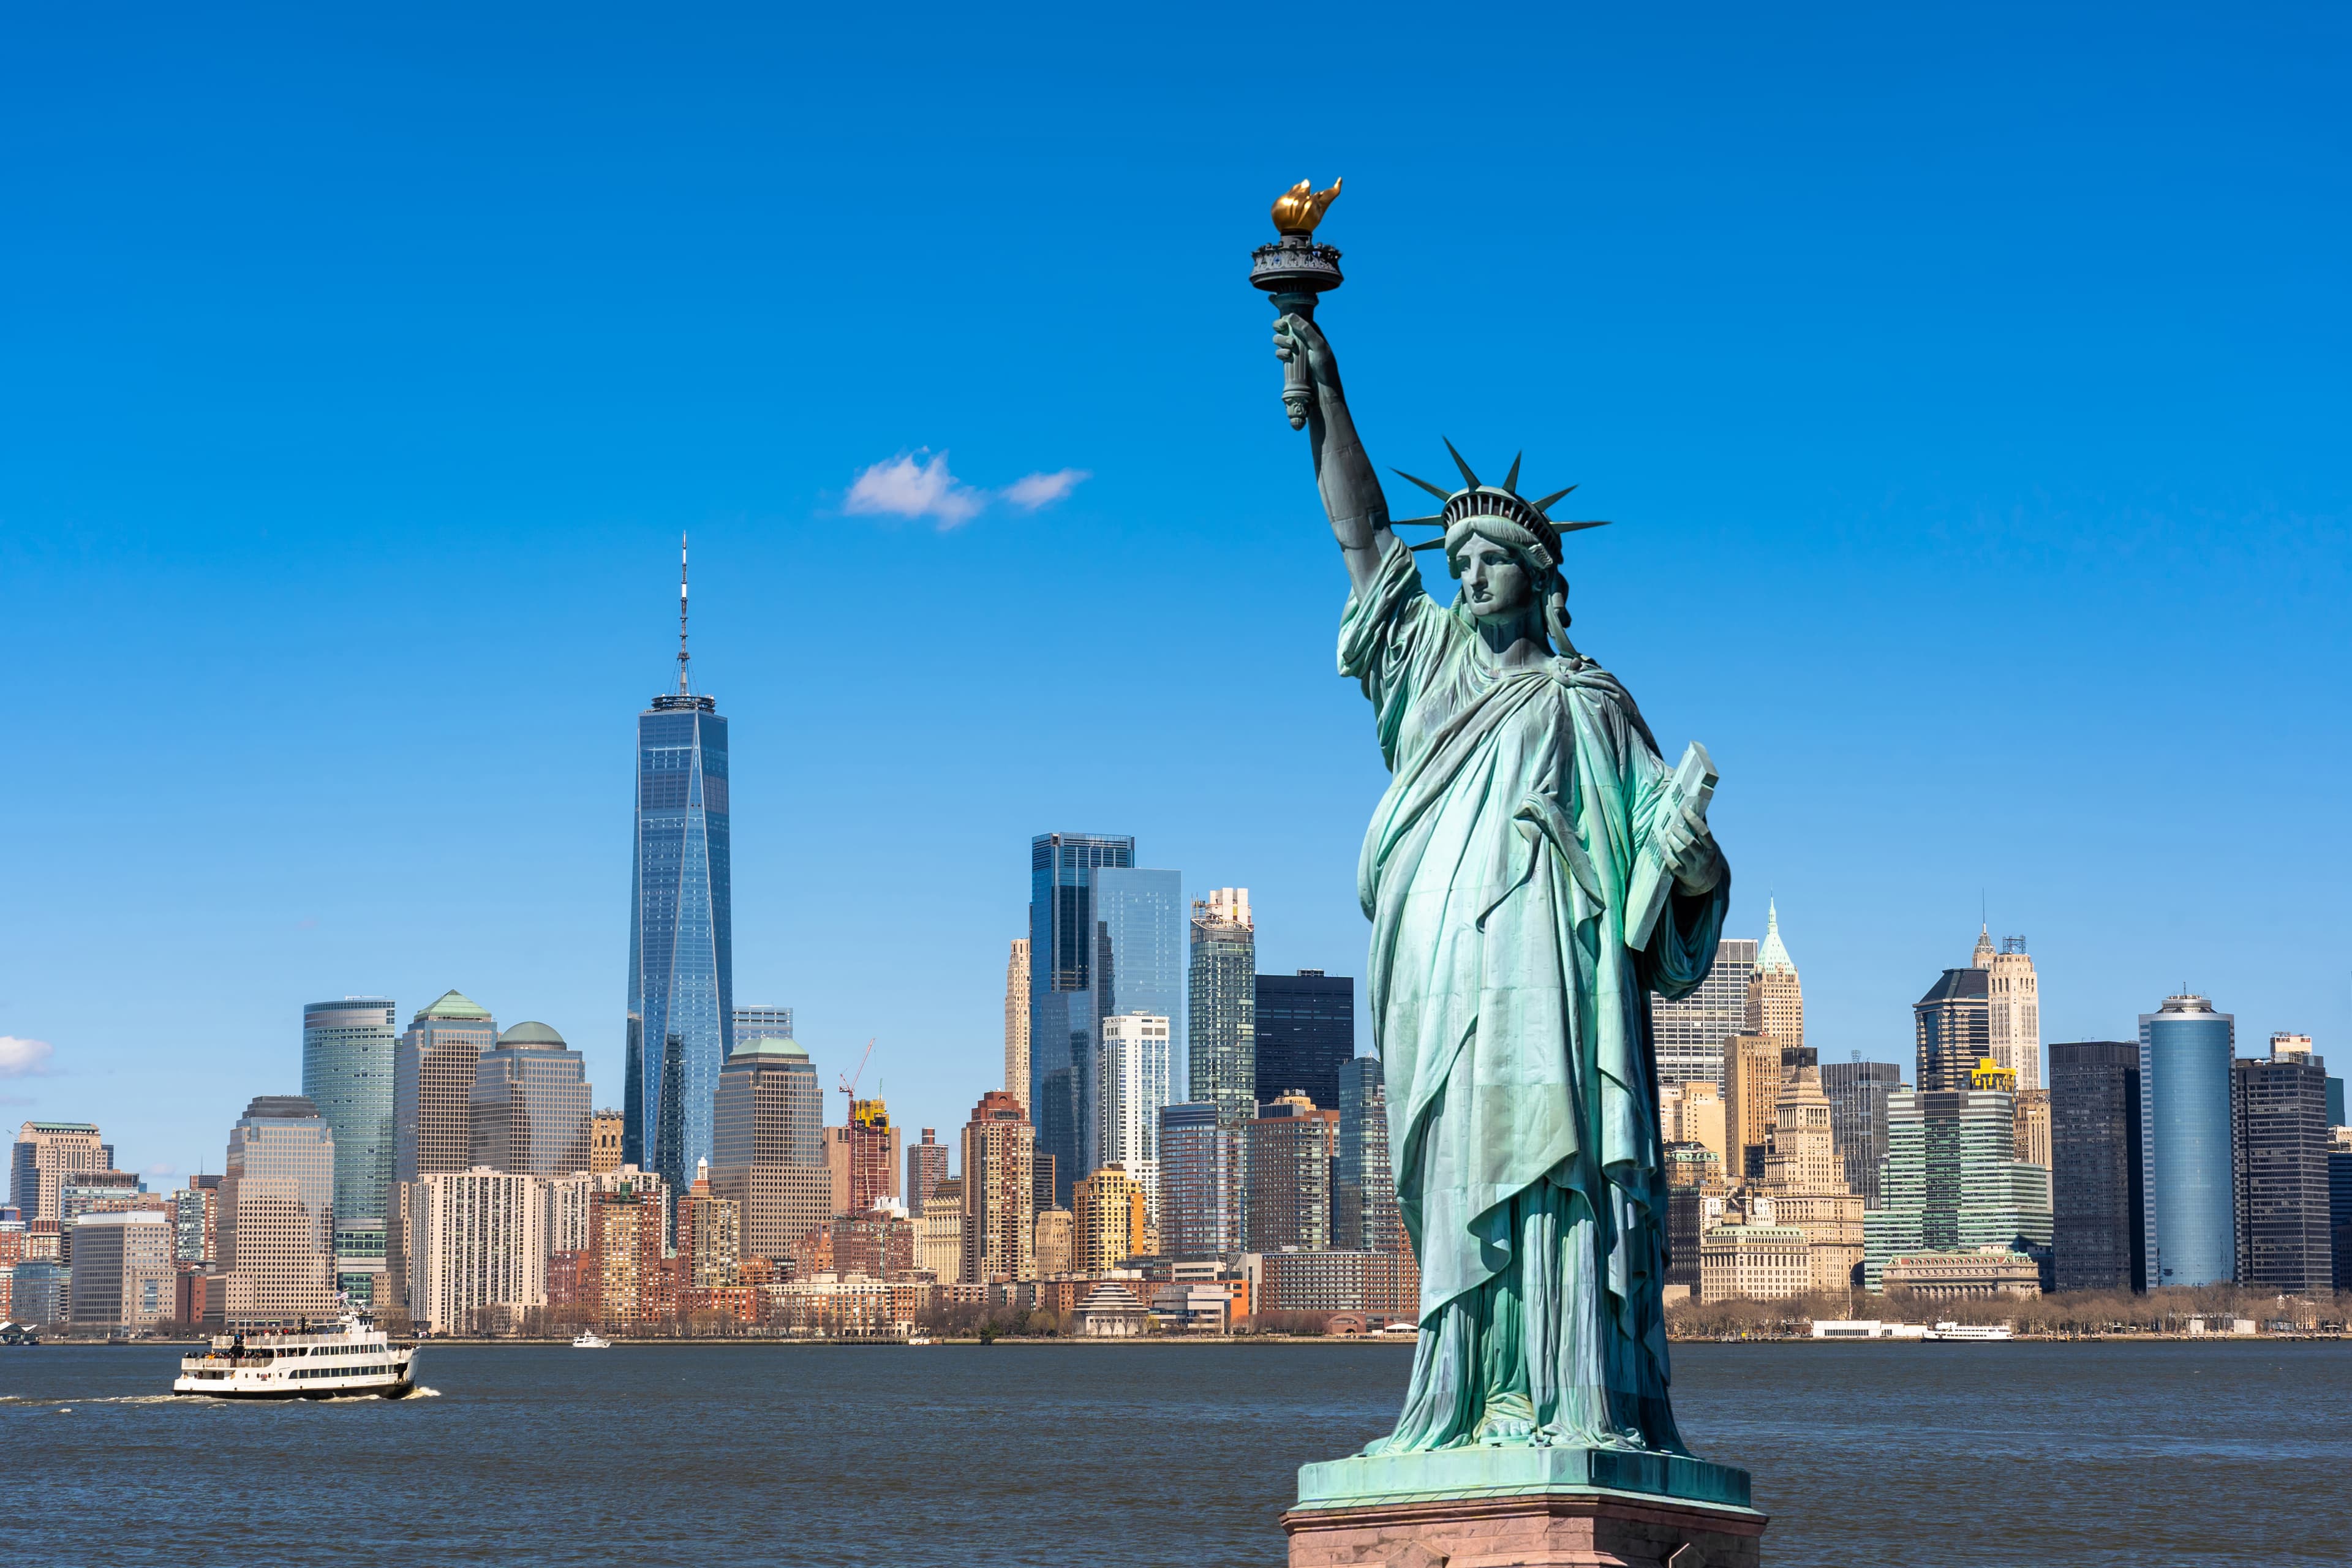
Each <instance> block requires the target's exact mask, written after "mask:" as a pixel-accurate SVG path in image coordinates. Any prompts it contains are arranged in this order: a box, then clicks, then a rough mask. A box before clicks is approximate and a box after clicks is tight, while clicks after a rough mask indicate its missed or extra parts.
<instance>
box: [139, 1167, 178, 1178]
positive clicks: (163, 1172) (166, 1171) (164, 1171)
mask: <svg viewBox="0 0 2352 1568" xmlns="http://www.w3.org/2000/svg"><path fill="white" fill-rule="evenodd" d="M179 1173H180V1172H179V1167H177V1166H176V1165H150V1166H148V1167H147V1169H146V1170H145V1172H143V1174H145V1175H150V1176H176V1175H178V1174H179Z"/></svg>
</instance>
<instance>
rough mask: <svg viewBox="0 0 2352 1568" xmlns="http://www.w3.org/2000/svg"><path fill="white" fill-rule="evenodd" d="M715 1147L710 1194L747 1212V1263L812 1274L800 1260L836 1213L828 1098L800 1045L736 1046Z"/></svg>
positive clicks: (720, 1097)
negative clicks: (828, 1158)
mask: <svg viewBox="0 0 2352 1568" xmlns="http://www.w3.org/2000/svg"><path fill="white" fill-rule="evenodd" d="M711 1143H712V1147H713V1149H714V1151H715V1152H716V1156H717V1157H716V1158H715V1159H714V1160H713V1161H712V1162H711V1166H710V1188H711V1191H713V1192H715V1193H717V1194H719V1196H721V1197H725V1198H732V1199H733V1200H734V1201H735V1202H737V1203H739V1204H740V1205H743V1252H744V1255H745V1256H746V1257H751V1258H772V1259H774V1260H776V1261H777V1262H779V1263H785V1264H789V1265H790V1266H791V1267H792V1268H793V1272H794V1273H795V1274H801V1273H805V1272H807V1270H806V1269H805V1268H803V1267H802V1266H801V1262H800V1260H801V1259H802V1258H803V1255H804V1254H805V1252H806V1250H807V1247H808V1243H809V1238H810V1237H811V1236H812V1235H814V1234H815V1233H817V1232H820V1231H823V1230H824V1228H825V1227H826V1226H829V1225H830V1224H831V1223H832V1221H833V1215H834V1208H835V1205H834V1191H833V1172H832V1169H831V1167H830V1166H828V1165H827V1163H826V1162H825V1146H824V1089H823V1088H822V1087H821V1086H820V1085H819V1084H818V1082H817V1076H816V1066H815V1064H814V1063H813V1062H811V1061H810V1060H809V1055H808V1052H806V1051H804V1050H803V1049H802V1048H801V1047H800V1045H799V1043H798V1042H797V1041H794V1040H789V1039H781V1038H772V1037H762V1038H757V1039H749V1040H739V1041H737V1042H736V1045H735V1052H734V1054H733V1055H732V1056H730V1057H729V1058H727V1065H726V1066H724V1067H722V1068H719V1089H718V1093H717V1097H716V1100H715V1103H714V1105H713V1108H712V1117H711Z"/></svg>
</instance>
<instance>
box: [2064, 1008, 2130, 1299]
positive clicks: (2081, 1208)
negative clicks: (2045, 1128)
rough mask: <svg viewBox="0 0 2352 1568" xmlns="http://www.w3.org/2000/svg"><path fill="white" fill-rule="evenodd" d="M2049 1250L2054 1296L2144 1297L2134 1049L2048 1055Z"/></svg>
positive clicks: (2071, 1046) (2084, 1048) (2126, 1044)
mask: <svg viewBox="0 0 2352 1568" xmlns="http://www.w3.org/2000/svg"><path fill="white" fill-rule="evenodd" d="M2050 1151H2051V1161H2052V1165H2051V1172H2050V1179H2051V1189H2052V1191H2051V1199H2052V1203H2051V1206H2052V1209H2053V1235H2052V1238H2051V1246H2052V1248H2053V1251H2054V1252H2055V1253H2056V1254H2057V1259H2056V1268H2055V1277H2056V1281H2057V1288H2058V1289H2061V1290H2145V1289H2147V1265H2146V1262H2145V1259H2144V1258H2143V1256H2142V1252H2141V1246H2142V1239H2143V1237H2142V1232H2141V1226H2142V1215H2141V1212H2140V1205H2141V1198H2140V1160H2139V1047H2138V1046H2137V1044H2136V1043H2134V1042H2132V1041H2129V1040H2062V1041H2057V1042H2053V1044H2052V1046H2051V1047H2050Z"/></svg>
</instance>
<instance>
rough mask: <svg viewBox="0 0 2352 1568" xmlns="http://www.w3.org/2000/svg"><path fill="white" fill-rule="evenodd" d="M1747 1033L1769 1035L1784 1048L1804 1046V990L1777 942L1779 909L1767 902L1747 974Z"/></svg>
mask: <svg viewBox="0 0 2352 1568" xmlns="http://www.w3.org/2000/svg"><path fill="white" fill-rule="evenodd" d="M1748 1033H1750V1034H1757V1035H1772V1036H1775V1037H1778V1038H1779V1039H1780V1043H1781V1044H1783V1045H1787V1046H1802V1045H1803V1044H1804V1043H1805V988H1804V986H1803V984H1801V982H1800V981H1799V980H1798V978H1797V964H1796V961H1795V960H1793V959H1791V958H1790V956H1789V950H1788V948H1787V946H1786V945H1784V944H1783V943H1782V942H1781V941H1780V905H1779V904H1777V903H1774V902H1771V901H1769V900H1767V902H1766V904H1765V907H1764V941H1763V943H1762V945H1761V946H1759V947H1758V948H1757V950H1756V966H1755V967H1754V968H1753V969H1751V970H1749V971H1748Z"/></svg>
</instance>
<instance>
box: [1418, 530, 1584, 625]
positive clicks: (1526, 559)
mask: <svg viewBox="0 0 2352 1568" xmlns="http://www.w3.org/2000/svg"><path fill="white" fill-rule="evenodd" d="M1473 539H1490V540H1492V541H1494V542H1496V544H1499V545H1501V546H1502V547H1503V548H1504V549H1506V550H1507V551H1509V552H1511V554H1512V555H1513V557H1514V558H1516V559H1517V562H1518V563H1519V565H1520V567H1521V568H1522V569H1523V570H1524V571H1526V573H1527V574H1528V581H1529V582H1530V583H1532V584H1534V586H1535V591H1536V597H1537V599H1538V601H1539V602H1540V603H1541V604H1542V605H1543V618H1544V633H1545V635H1546V636H1547V637H1549V638H1550V639H1551V649H1552V652H1554V653H1556V654H1559V656H1560V657H1562V658H1570V657H1572V656H1573V655H1574V654H1575V652H1576V647H1575V645H1574V644H1572V643H1570V641H1569V640H1568V627H1569V620H1570V616H1569V613H1568V579H1567V578H1566V577H1565V576H1563V575H1561V574H1560V570H1559V561H1558V560H1557V559H1556V558H1555V557H1554V556H1553V555H1552V553H1551V552H1550V551H1549V549H1547V548H1546V547H1545V542H1544V541H1542V540H1541V539H1538V538H1537V537H1536V535H1535V533H1534V532H1533V531H1531V530H1528V529H1526V528H1522V527H1521V526H1520V525H1519V524H1517V522H1514V521H1511V520H1510V519H1508V518H1506V517H1499V516H1486V517H1465V518H1462V519H1460V520H1458V521H1455V522H1454V525H1453V526H1452V527H1451V528H1448V529H1447V530H1446V531H1445V570H1446V571H1447V572H1448V573H1450V574H1453V575H1454V576H1455V577H1457V578H1458V577H1460V576H1461V575H1462V552H1464V551H1465V550H1466V549H1468V548H1469V546H1470V542H1471V541H1472V540H1473ZM1454 604H1455V605H1457V606H1458V607H1460V608H1462V609H1463V610H1465V611H1466V610H1467V609H1468V608H1469V602H1468V599H1467V598H1466V596H1465V595H1456V596H1455V598H1454Z"/></svg>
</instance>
